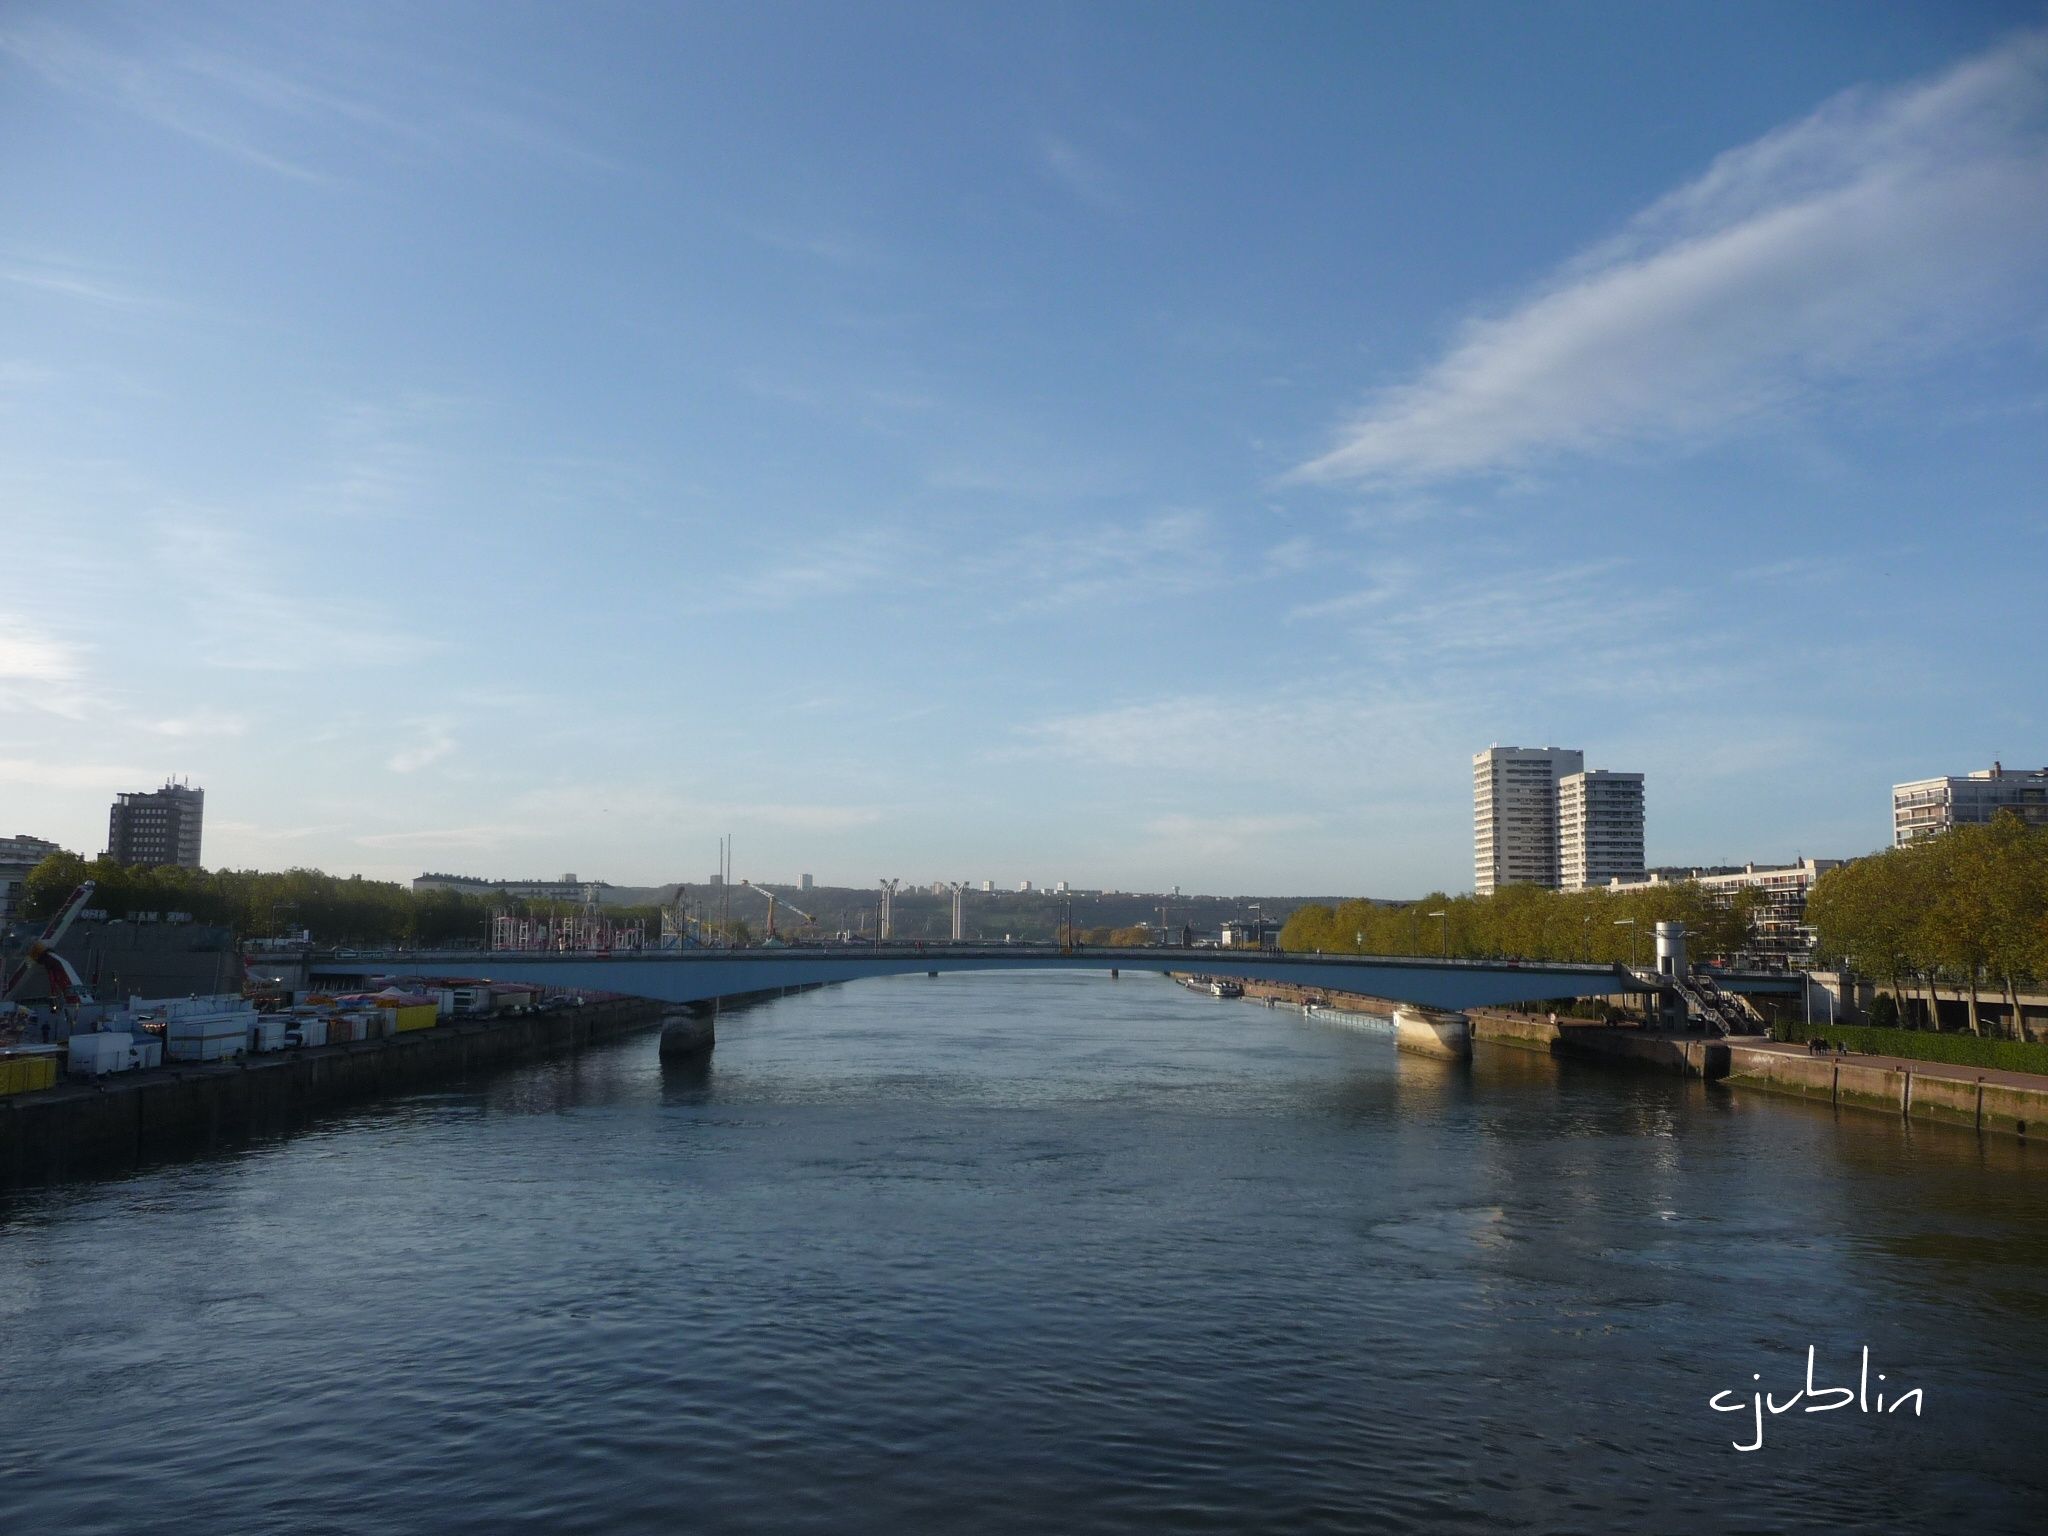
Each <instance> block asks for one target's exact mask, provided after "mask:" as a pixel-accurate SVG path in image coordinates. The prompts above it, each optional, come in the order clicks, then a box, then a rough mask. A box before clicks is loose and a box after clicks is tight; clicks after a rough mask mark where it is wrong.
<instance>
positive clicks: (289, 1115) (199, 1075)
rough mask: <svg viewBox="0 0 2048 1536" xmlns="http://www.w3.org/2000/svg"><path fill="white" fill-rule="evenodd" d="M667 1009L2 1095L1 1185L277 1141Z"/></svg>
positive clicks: (634, 1001)
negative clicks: (339, 1112)
mask: <svg viewBox="0 0 2048 1536" xmlns="http://www.w3.org/2000/svg"><path fill="white" fill-rule="evenodd" d="M667 1011H668V1009H667V1007H666V1005H664V1004H661V1003H656V1002H647V1001H644V1000H642V999H639V998H617V999H609V1000H606V1001H602V1002H589V1003H584V1004H582V1005H580V1006H577V1007H573V1008H563V1009H558V1010H554V1011H551V1012H543V1013H529V1014H519V1015H515V1016H513V1017H509V1018H502V1019H478V1020H465V1021H453V1022H448V1023H443V1024H439V1025H437V1026H435V1027H434V1028H432V1029H422V1030H415V1031H411V1032H408V1033H405V1034H399V1035H394V1036H391V1037H389V1038H386V1039H381V1040H367V1041H360V1042H355V1043H351V1044H347V1045H328V1046H317V1047H314V1048H312V1049H305V1050H289V1051H280V1052H277V1053H276V1054H274V1055H263V1056H251V1057H248V1058H246V1059H245V1060H243V1061H240V1062H234V1063H228V1062H221V1063H208V1064H204V1065H196V1064H186V1065H178V1066H167V1067H158V1068H154V1069H151V1070H149V1071H143V1072H124V1073H120V1074H118V1075H111V1076H107V1077H102V1078H97V1079H93V1080H90V1081H80V1080H73V1081H68V1082H65V1083H61V1084H59V1085H58V1086H57V1087H55V1088H48V1089H44V1090H41V1091H39V1092H35V1093H26V1094H17V1095H13V1096H10V1097H7V1098H0V1188H7V1187H10V1186H13V1185H20V1184H40V1183H49V1182H54V1181H58V1180H63V1179H72V1178H85V1177H91V1176H95V1175H102V1174H107V1173H116V1172H121V1171H124V1170H126V1169H129V1168H133V1167H136V1166H138V1165H140V1164H143V1163H147V1162H151V1161H155V1160H157V1159H159V1158H167V1157H179V1156H189V1155H192V1154H194V1153H199V1152H206V1151H211V1150H213V1149H215V1148H217V1147H221V1146H232V1145H236V1144H238V1143H240V1142H244V1141H248V1140H251V1139H254V1138H258V1137H263V1136H274V1135H280V1134H283V1133H284V1132H287V1131H291V1130H295V1129H297V1128H298V1127H300V1126H302V1125H304V1124H306V1123H307V1122H308V1121H310V1120H312V1119H315V1118H317V1117H318V1116H320V1115H322V1114H325V1113H328V1112H330V1111H332V1110H335V1109H339V1108H342V1107H344V1106H346V1105H350V1104H357V1103H362V1102H365V1101H367V1100H371V1099H376V1098H382V1097H385V1096H387V1095H391V1094H398V1093H409V1092H415V1091H417V1090H419V1089H422V1088H427V1087H431V1086H433V1085H435V1084H438V1083H444V1082H449V1081H453V1080H456V1079H459V1078H461V1077H464V1076H466V1075H468V1074H470V1073H475V1072H488V1071H494V1070H496V1069H498V1068H501V1067H509V1066H516V1065H519V1064H522V1063H526V1062H533V1061H541V1060H545V1059H547V1058H549V1057H553V1056H560V1055H566V1054H569V1053H572V1052H575V1051H579V1050H582V1049H584V1048H586V1047H588V1046H592V1045H597V1044H601V1043H603V1042H604V1041H607V1040H613V1039H617V1038H618V1037H619V1036H621V1035H624V1034H627V1033H629V1032H631V1031H634V1030H639V1029H646V1028H650V1027H652V1026H653V1025H655V1024H657V1023H659V1022H660V1021H661V1019H662V1017H663V1015H664V1013H666V1012H667Z"/></svg>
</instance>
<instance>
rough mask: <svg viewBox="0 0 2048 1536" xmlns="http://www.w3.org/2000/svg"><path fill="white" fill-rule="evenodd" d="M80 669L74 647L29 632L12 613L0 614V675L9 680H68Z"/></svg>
mask: <svg viewBox="0 0 2048 1536" xmlns="http://www.w3.org/2000/svg"><path fill="white" fill-rule="evenodd" d="M79 671H80V668H79V663H78V652H77V650H76V649H75V648H74V647H72V646H69V645H65V644H63V643H61V642H60V641H56V640H53V639H51V638H50V637H49V636H47V635H39V634H32V633H30V632H28V631H27V630H26V629H25V628H23V627H22V626H21V621H20V620H18V619H15V618H13V617H11V616H0V678H5V679H7V680H8V681H11V682H30V683H68V682H70V681H72V680H73V679H74V678H76V677H77V676H78V674H79Z"/></svg>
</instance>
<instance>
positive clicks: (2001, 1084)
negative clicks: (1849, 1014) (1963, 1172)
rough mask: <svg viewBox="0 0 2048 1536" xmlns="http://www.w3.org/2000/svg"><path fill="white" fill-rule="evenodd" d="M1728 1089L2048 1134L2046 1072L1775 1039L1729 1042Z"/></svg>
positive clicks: (1985, 1127)
mask: <svg viewBox="0 0 2048 1536" xmlns="http://www.w3.org/2000/svg"><path fill="white" fill-rule="evenodd" d="M1729 1053H1730V1055H1731V1057H1732V1058H1733V1060H1732V1064H1731V1067H1730V1071H1729V1074H1728V1086H1729V1087H1731V1088H1754V1089H1756V1090H1757V1091H1758V1092H1761V1093H1784V1094H1791V1095H1794V1096H1796V1097H1798V1098H1803V1099H1810V1100H1819V1101H1821V1102H1823V1103H1827V1104H1833V1105H1836V1106H1846V1107H1848V1108H1851V1109H1867V1110H1876V1111H1879V1112H1880V1113H1884V1114H1891V1115H1900V1116H1904V1117H1906V1118H1909V1119H1914V1120H1931V1121H1936V1122H1938V1123H1940V1124H1943V1125H1956V1126H1963V1127H1967V1128H1969V1129H1972V1130H1978V1131H1999V1132H2004V1133H2007V1134H2011V1135H2017V1136H2026V1135H2028V1134H2029V1133H2030V1132H2031V1133H2032V1134H2034V1135H2037V1136H2038V1135H2040V1134H2042V1133H2043V1132H2044V1131H2048V1077H2043V1076H2040V1075H2039V1074H2036V1073H2031V1072H2005V1071H1999V1070H1997V1069H1995V1068H1991V1067H1965V1066H1957V1065H1954V1064H1953V1063H1950V1062H1945V1061H1916V1060H1914V1059H1912V1058H1910V1057H1905V1056H1840V1055H1819V1054H1815V1053H1812V1052H1809V1051H1808V1050H1807V1048H1806V1047H1805V1046H1803V1045H1793V1044H1790V1043H1787V1042H1783V1041H1777V1040H1755V1041H1750V1040H1745V1041H1740V1042H1736V1043H1732V1044H1731V1045H1730V1046H1729Z"/></svg>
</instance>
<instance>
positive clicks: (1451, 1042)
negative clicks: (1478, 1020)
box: [1394, 1006, 1472, 1061]
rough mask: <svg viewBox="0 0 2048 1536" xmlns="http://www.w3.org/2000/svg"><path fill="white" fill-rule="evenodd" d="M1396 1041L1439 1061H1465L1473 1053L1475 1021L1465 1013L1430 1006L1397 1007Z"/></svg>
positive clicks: (1408, 1048) (1401, 1048) (1421, 1054)
mask: <svg viewBox="0 0 2048 1536" xmlns="http://www.w3.org/2000/svg"><path fill="white" fill-rule="evenodd" d="M1394 1044H1395V1046H1396V1047H1397V1048H1398V1049H1400V1050H1404V1051H1412V1052H1414V1053H1415V1054H1416V1055H1417V1056H1434V1057H1435V1058H1437V1060H1439V1061H1464V1060H1467V1059H1468V1058H1469V1057H1470V1056H1471V1055H1472V1021H1471V1020H1470V1019H1468V1018H1466V1017H1465V1015H1464V1014H1462V1013H1437V1012H1433V1011H1432V1010H1430V1009H1427V1008H1410V1007H1405V1006H1404V1007H1400V1008H1396V1009H1395V1010H1394Z"/></svg>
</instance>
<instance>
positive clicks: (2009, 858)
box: [1806, 811, 2048, 1025]
mask: <svg viewBox="0 0 2048 1536" xmlns="http://www.w3.org/2000/svg"><path fill="white" fill-rule="evenodd" d="M1806 916H1807V921H1808V922H1810V923H1811V924H1812V925H1813V928H1814V932H1815V935H1816V948H1817V950H1818V953H1819V955H1820V956H1821V958H1823V959H1825V960H1829V961H1833V962H1835V963H1837V964H1841V965H1847V966H1851V967H1853V968H1855V969H1856V970H1859V971H1862V972H1864V973H1865V974H1866V975H1870V976H1874V977H1880V978H1882V979H1884V980H1885V981H1886V982H1888V983H1889V984H1890V987H1891V991H1892V995H1893V996H1894V998H1896V999H1899V1000H1905V999H1907V998H1909V997H1910V996H1911V995H1912V993H1911V991H1910V989H1911V988H1912V987H1914V986H1918V987H1920V988H1923V989H1924V990H1925V992H1926V994H1927V1006H1928V1010H1929V1016H1932V1005H1933V1002H1934V1000H1935V998H1936V997H1937V995H1938V993H1937V989H1938V987H1940V986H1942V985H1946V986H1949V987H1951V988H1952V989H1954V990H1955V991H1956V992H1960V993H1962V994H1964V996H1965V1000H1966V1001H1967V1002H1968V1004H1969V1010H1970V1016H1971V1019H1972V1021H1973V1025H1974V1021H1975V1019H1976V1016H1977V1003H1978V994H1979V991H1980V989H1981V988H1983V987H1985V986H1987V985H1988V986H1990V987H1991V988H1992V989H1993V991H1994V993H1995V994H2002V995H2003V996H2004V997H2005V998H2006V1000H2007V1001H2008V1003H2009V1004H2012V1005H2013V1006H2012V1011H2011V1013H2010V1014H2009V1015H2008V1017H2017V1016H2018V1007H2017V998H2018V992H2019V989H2020V987H2021V986H2022V985H2031V984H2038V983H2039V982H2040V981H2041V980H2042V979H2043V978H2048V829H2044V828H2038V827H2028V826H2027V825H2026V824H2025V823H2024V822H2022V821H2021V820H2020V819H2019V817H2017V816H2015V815H2013V814H2012V813H2011V812H2009V811H2005V812H2000V813H1999V815H1998V816H1997V817H1996V818H1995V819H1994V820H1993V821H1992V822H1991V823H1990V824H1989V825H1988V826H1962V827H1952V828H1950V829H1949V830H1948V831H1946V832H1944V833H1942V834H1941V835H1940V836H1938V837H1923V838H1920V839H1918V840H1917V841H1914V842H1911V843H1908V844H1907V845H1906V846H1905V847H1903V848H1891V849H1887V850H1886V851H1885V852H1883V853H1880V854H1875V855H1873V856H1871V857H1870V858H1867V859H1858V860H1857V861H1856V862H1855V863H1853V864H1845V865H1843V866H1842V867H1841V868H1840V869H1832V870H1829V871H1828V872H1827V873H1826V874H1825V875H1822V876H1821V877H1820V879H1819V880H1818V881H1816V882H1815V884H1814V887H1813V894H1812V896H1811V897H1810V898H1809V899H1808V901H1807V905H1806ZM1895 1006H1896V1004H1895Z"/></svg>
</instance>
